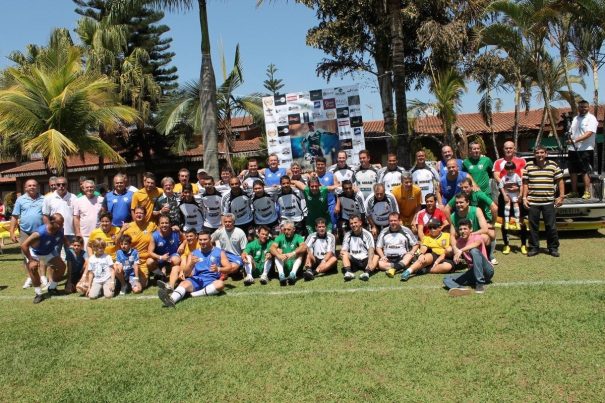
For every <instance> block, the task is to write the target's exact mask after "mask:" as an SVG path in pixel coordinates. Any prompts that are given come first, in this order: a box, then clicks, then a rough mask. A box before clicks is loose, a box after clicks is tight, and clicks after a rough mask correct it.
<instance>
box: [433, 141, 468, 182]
mask: <svg viewBox="0 0 605 403" xmlns="http://www.w3.org/2000/svg"><path fill="white" fill-rule="evenodd" d="M452 158H454V159H455V160H456V165H458V170H459V171H462V160H461V159H459V158H455V157H454V150H453V149H452V147H450V146H448V145H445V146H443V147H441V161H437V172H438V173H439V177H440V178H443V177H444V176H445V175H446V174H447V166H446V164H447V162H448V161H449V160H450V159H452Z"/></svg>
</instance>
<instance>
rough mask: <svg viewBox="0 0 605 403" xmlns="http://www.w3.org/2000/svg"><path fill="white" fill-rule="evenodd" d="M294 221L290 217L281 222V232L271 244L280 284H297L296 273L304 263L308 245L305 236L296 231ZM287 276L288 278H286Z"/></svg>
mask: <svg viewBox="0 0 605 403" xmlns="http://www.w3.org/2000/svg"><path fill="white" fill-rule="evenodd" d="M294 230H295V227H294V222H293V221H290V220H288V219H286V220H283V221H282V223H281V234H279V236H278V237H277V238H275V240H274V241H273V244H271V248H270V251H271V254H272V255H273V256H275V266H276V267H277V272H278V274H279V285H281V286H285V285H286V284H290V285H294V284H296V273H297V272H298V269H299V268H300V266H301V265H302V263H303V259H304V257H305V253H307V245H306V244H305V238H303V237H302V236H301V235H299V234H295V233H294ZM286 277H287V278H286Z"/></svg>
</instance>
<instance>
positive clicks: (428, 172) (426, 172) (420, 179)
mask: <svg viewBox="0 0 605 403" xmlns="http://www.w3.org/2000/svg"><path fill="white" fill-rule="evenodd" d="M412 182H414V185H416V186H418V187H419V188H420V191H421V192H422V202H423V203H424V198H425V197H426V195H427V194H429V193H435V184H436V183H439V174H438V173H437V171H436V170H435V168H432V167H430V166H428V165H427V166H425V167H424V168H416V167H414V168H412Z"/></svg>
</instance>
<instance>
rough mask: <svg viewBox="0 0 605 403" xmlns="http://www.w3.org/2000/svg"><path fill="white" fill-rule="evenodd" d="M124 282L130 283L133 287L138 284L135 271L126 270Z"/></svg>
mask: <svg viewBox="0 0 605 403" xmlns="http://www.w3.org/2000/svg"><path fill="white" fill-rule="evenodd" d="M124 280H126V281H128V282H129V283H130V285H131V286H133V285H135V284H136V283H138V281H137V280H135V279H134V269H128V270H124Z"/></svg>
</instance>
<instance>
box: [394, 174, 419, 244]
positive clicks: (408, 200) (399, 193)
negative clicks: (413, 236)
mask: <svg viewBox="0 0 605 403" xmlns="http://www.w3.org/2000/svg"><path fill="white" fill-rule="evenodd" d="M391 193H393V196H394V197H395V200H397V205H398V206H399V219H400V220H401V224H402V225H405V226H406V227H408V228H411V229H412V231H414V233H416V223H415V222H414V217H415V216H416V214H417V213H418V212H419V211H420V208H421V206H422V190H420V188H419V187H418V186H416V185H414V184H413V183H412V174H411V173H409V172H404V173H402V174H401V185H399V186H395V187H393V189H392V190H391Z"/></svg>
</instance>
